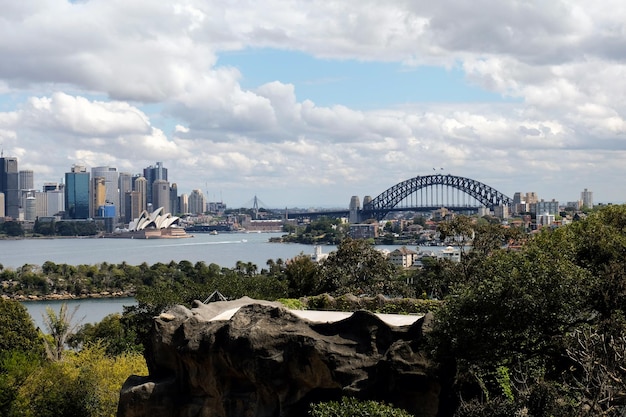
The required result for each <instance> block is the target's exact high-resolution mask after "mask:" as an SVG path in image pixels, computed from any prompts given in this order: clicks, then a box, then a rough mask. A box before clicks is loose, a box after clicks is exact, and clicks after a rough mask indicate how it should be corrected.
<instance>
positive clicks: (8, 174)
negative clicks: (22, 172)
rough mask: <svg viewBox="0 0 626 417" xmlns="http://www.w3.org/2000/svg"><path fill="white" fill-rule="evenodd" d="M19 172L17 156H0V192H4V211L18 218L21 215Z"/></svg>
mask: <svg viewBox="0 0 626 417" xmlns="http://www.w3.org/2000/svg"><path fill="white" fill-rule="evenodd" d="M18 183H19V173H18V170H17V158H14V157H1V158H0V193H3V194H4V213H5V216H7V217H12V218H14V219H18V218H19V215H20V194H19V184H18Z"/></svg>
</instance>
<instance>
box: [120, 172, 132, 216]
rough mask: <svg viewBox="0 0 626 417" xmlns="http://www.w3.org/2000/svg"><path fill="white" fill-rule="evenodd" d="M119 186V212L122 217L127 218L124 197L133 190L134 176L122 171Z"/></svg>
mask: <svg viewBox="0 0 626 417" xmlns="http://www.w3.org/2000/svg"><path fill="white" fill-rule="evenodd" d="M117 188H118V190H119V193H120V195H119V197H118V198H119V202H120V207H119V212H118V213H119V216H120V219H126V204H125V200H124V198H125V196H126V193H129V192H131V191H132V190H133V177H132V176H131V175H130V174H129V173H127V172H120V175H119V179H118V186H117Z"/></svg>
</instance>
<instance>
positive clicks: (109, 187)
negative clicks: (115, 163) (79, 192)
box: [91, 166, 120, 217]
mask: <svg viewBox="0 0 626 417" xmlns="http://www.w3.org/2000/svg"><path fill="white" fill-rule="evenodd" d="M91 177H92V178H97V177H100V178H104V193H105V201H104V204H102V205H101V206H96V207H93V213H94V217H95V215H96V213H98V210H100V208H101V207H104V206H114V207H115V210H116V212H119V207H120V193H119V189H118V187H119V173H118V172H117V168H113V167H108V166H102V167H95V168H91ZM93 184H94V185H96V183H95V182H94V183H93ZM94 197H95V195H94Z"/></svg>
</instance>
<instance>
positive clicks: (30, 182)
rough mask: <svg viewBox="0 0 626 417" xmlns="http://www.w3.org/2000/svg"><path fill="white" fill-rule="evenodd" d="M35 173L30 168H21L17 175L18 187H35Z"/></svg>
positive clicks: (23, 188) (27, 188) (25, 188)
mask: <svg viewBox="0 0 626 417" xmlns="http://www.w3.org/2000/svg"><path fill="white" fill-rule="evenodd" d="M34 176H35V174H34V173H33V171H31V170H21V171H20V175H19V181H18V182H19V189H20V190H32V189H34V188H35V180H34Z"/></svg>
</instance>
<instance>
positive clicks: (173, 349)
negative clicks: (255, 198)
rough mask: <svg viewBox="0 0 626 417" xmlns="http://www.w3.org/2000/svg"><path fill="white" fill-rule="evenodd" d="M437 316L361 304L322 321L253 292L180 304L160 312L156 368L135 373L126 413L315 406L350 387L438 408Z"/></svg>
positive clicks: (288, 412) (232, 415)
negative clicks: (404, 319)
mask: <svg viewBox="0 0 626 417" xmlns="http://www.w3.org/2000/svg"><path fill="white" fill-rule="evenodd" d="M429 321H430V317H429V316H428V315H427V316H425V317H423V318H419V319H417V320H416V321H415V322H414V323H413V324H411V325H403V326H394V325H389V324H387V323H386V322H385V321H383V319H381V318H380V317H378V316H376V315H375V314H372V313H369V312H366V311H357V312H355V313H354V314H352V315H351V316H349V317H348V318H345V319H343V320H339V321H335V322H323V323H321V322H313V321H310V320H307V319H306V318H300V317H298V316H297V315H296V314H294V313H293V312H291V311H289V310H287V309H285V308H284V307H281V305H280V304H277V303H270V302H265V301H259V300H252V299H249V298H248V299H240V300H235V301H225V302H215V303H210V304H208V305H204V304H202V303H200V302H196V303H195V304H194V306H193V308H192V309H187V308H185V307H182V306H176V307H174V308H172V309H170V310H169V311H167V312H165V313H163V314H161V315H160V316H159V317H157V318H155V320H154V327H153V329H152V338H151V345H150V346H149V347H148V349H147V352H146V361H147V363H148V369H149V376H146V377H138V376H133V377H130V378H129V379H128V380H127V381H126V383H125V384H124V386H123V388H122V391H121V395H120V403H119V409H118V417H183V416H184V417H191V416H198V417H200V416H202V417H243V416H251V417H252V416H254V417H262V416H268V417H269V416H272V417H274V416H286V417H290V416H305V415H307V410H308V408H309V404H310V403H311V402H317V401H328V400H337V399H339V398H341V397H342V396H346V395H351V396H355V397H357V398H362V399H372V400H378V401H384V402H386V403H388V404H393V405H394V406H395V407H399V408H403V409H406V410H408V411H409V412H411V413H413V414H414V415H415V416H423V417H427V416H432V417H434V416H436V414H437V409H438V401H439V392H440V386H439V383H438V381H437V380H436V378H435V377H434V376H433V375H434V372H433V371H434V370H433V365H432V364H431V363H430V362H429V361H428V360H427V359H426V358H425V355H424V354H423V351H422V349H423V334H424V332H425V331H427V330H428V327H429V325H428V324H429Z"/></svg>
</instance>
